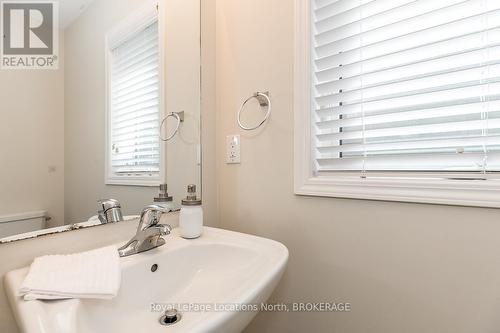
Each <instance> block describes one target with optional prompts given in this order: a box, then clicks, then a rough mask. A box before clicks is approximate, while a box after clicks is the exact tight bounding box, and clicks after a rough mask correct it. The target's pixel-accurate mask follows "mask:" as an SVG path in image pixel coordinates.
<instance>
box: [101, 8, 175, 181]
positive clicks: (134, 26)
mask: <svg viewBox="0 0 500 333" xmlns="http://www.w3.org/2000/svg"><path fill="white" fill-rule="evenodd" d="M161 9H162V8H160V7H159V3H158V2H157V1H148V4H147V5H145V6H144V7H143V8H142V9H140V10H137V11H135V12H134V14H132V15H130V16H129V17H127V18H125V19H124V20H122V21H121V22H120V23H119V24H117V25H116V26H115V27H114V28H113V29H112V30H110V31H109V32H108V33H107V34H106V40H105V71H106V79H105V81H106V82H105V84H106V98H105V99H106V112H105V114H106V119H105V126H106V127H105V138H106V149H105V170H104V183H105V184H106V185H129V186H158V184H162V183H165V177H166V170H165V168H166V151H165V148H164V145H163V144H161V143H160V144H161V145H160V174H159V175H158V176H151V177H147V176H127V177H118V176H116V175H113V174H112V172H111V167H110V158H111V156H110V144H111V143H110V140H109V133H110V131H111V119H110V117H111V102H110V96H111V91H110V89H111V84H110V80H111V61H110V59H111V49H112V45H116V44H119V43H120V39H122V40H126V39H127V38H128V37H129V36H131V35H133V34H135V33H136V32H138V31H140V30H141V29H144V28H146V27H147V26H148V25H149V24H151V23H152V22H154V20H158V38H159V59H160V63H159V72H160V78H159V79H160V87H159V88H160V119H162V118H163V117H165V116H166V112H165V15H164V11H163V10H161ZM111 41H113V42H111Z"/></svg>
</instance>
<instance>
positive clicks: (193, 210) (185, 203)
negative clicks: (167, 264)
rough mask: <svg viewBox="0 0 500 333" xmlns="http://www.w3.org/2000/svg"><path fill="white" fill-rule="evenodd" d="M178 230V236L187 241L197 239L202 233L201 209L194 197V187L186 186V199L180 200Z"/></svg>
mask: <svg viewBox="0 0 500 333" xmlns="http://www.w3.org/2000/svg"><path fill="white" fill-rule="evenodd" d="M179 229H180V235H181V236H182V237H184V238H188V239H193V238H198V237H200V236H201V234H202V232H203V209H202V208H201V200H200V199H199V198H198V197H197V196H196V185H193V184H191V185H189V186H188V188H187V197H186V199H184V200H182V206H181V212H180V215H179Z"/></svg>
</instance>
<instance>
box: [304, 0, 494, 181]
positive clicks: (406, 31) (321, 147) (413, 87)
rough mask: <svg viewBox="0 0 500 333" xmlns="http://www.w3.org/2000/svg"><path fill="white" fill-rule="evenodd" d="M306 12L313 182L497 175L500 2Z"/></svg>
mask: <svg viewBox="0 0 500 333" xmlns="http://www.w3.org/2000/svg"><path fill="white" fill-rule="evenodd" d="M311 5H312V8H311V13H312V20H311V21H312V23H311V24H312V27H311V31H312V36H311V41H312V42H311V47H312V85H313V86H312V90H311V91H312V101H311V103H312V109H313V125H312V127H313V150H314V154H313V156H315V162H316V163H315V164H316V171H317V172H318V173H321V172H324V171H326V172H332V171H361V172H365V171H367V172H369V171H377V172H383V171H408V172H413V171H417V172H418V171H434V172H477V173H485V172H489V171H498V170H500V157H499V152H500V1H498V0H469V1H464V0H427V1H426V0H416V1H415V0H413V1H412V0H362V1H361V0H338V1H334V0H311Z"/></svg>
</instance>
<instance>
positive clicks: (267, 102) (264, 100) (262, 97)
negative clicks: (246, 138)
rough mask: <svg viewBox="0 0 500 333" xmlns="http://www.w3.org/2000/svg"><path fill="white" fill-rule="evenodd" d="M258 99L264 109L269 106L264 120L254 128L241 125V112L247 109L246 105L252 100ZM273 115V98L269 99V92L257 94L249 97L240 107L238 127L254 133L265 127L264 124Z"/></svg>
mask: <svg viewBox="0 0 500 333" xmlns="http://www.w3.org/2000/svg"><path fill="white" fill-rule="evenodd" d="M252 98H256V99H257V100H258V101H259V104H260V106H261V107H262V108H264V107H266V106H267V112H266V115H265V116H264V119H262V121H261V122H260V123H259V124H258V125H257V126H253V127H247V126H245V125H243V124H242V123H241V112H242V111H243V109H244V108H245V105H246V104H247V103H248V102H249V101H250V100H251V99H252ZM270 115H271V98H269V92H268V91H266V92H256V93H255V94H253V95H252V96H250V97H248V98H247V99H246V100H245V101H244V102H243V103H242V104H241V107H240V110H239V111H238V126H240V128H241V129H243V130H245V131H253V130H256V129H257V128H259V127H261V126H262V125H264V123H265V122H266V121H267V120H268V119H269V116H270Z"/></svg>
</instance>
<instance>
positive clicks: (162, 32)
mask: <svg viewBox="0 0 500 333" xmlns="http://www.w3.org/2000/svg"><path fill="white" fill-rule="evenodd" d="M13 3H14V4H13V5H12V6H11V7H9V8H8V10H9V13H8V14H5V10H6V8H3V9H4V17H8V18H9V21H10V22H9V25H8V26H9V28H5V29H4V30H3V32H4V39H3V43H4V44H3V46H4V48H3V49H4V52H3V54H2V69H1V70H0V87H1V89H0V110H1V117H2V120H1V121H0V155H1V164H0V170H1V172H0V185H1V186H0V242H5V241H12V240H15V239H19V238H26V237H33V235H38V234H43V233H44V232H43V231H42V232H40V230H45V231H47V230H48V232H51V231H54V230H56V231H61V230H67V229H70V227H67V226H72V227H73V229H75V224H77V226H90V225H95V224H99V223H100V221H99V220H98V217H97V216H96V215H98V213H97V212H98V210H99V209H100V208H102V205H100V204H99V203H98V200H99V199H115V200H117V201H119V203H120V205H121V211H122V214H123V216H125V217H126V216H134V215H138V214H139V213H140V211H141V210H142V208H143V207H144V206H146V205H149V204H153V203H154V200H155V197H156V198H158V197H165V196H166V194H165V193H166V192H168V196H170V197H172V201H171V202H166V203H165V204H168V205H171V207H178V206H179V205H180V201H181V200H182V198H183V197H185V195H186V187H187V185H188V184H196V185H197V190H198V194H199V195H200V194H201V156H200V155H201V153H200V152H201V142H200V2H199V0H159V1H149V0H147V1H145V0H59V1H56V2H54V3H53V5H54V6H53V7H39V8H38V7H37V8H28V7H26V6H27V5H26V4H23V6H16V5H17V4H16V1H13ZM21 3H22V2H21V1H19V4H21ZM42 3H45V2H42ZM46 3H49V2H46ZM28 5H29V4H28ZM50 13H53V17H52V16H51V14H50ZM24 14H26V15H24ZM26 20H27V21H28V22H26ZM16 24H18V26H19V27H17V26H16ZM4 27H5V22H4ZM17 28H19V29H24V30H22V31H23V32H24V33H23V32H21V33H19V31H17V32H16V29H17ZM51 29H52V30H51ZM34 48H36V50H35V51H33V49H34ZM7 51H12V52H10V53H8V52H7ZM6 52H7V53H8V54H6ZM160 125H161V126H160ZM160 184H167V190H166V192H165V191H164V190H165V189H164V187H162V191H164V192H162V194H160V193H159V192H160V189H159V186H160ZM160 202H162V201H161V200H160ZM82 223H83V224H82ZM54 228H55V229H54ZM48 232H46V233H48ZM19 235H21V236H19Z"/></svg>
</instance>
